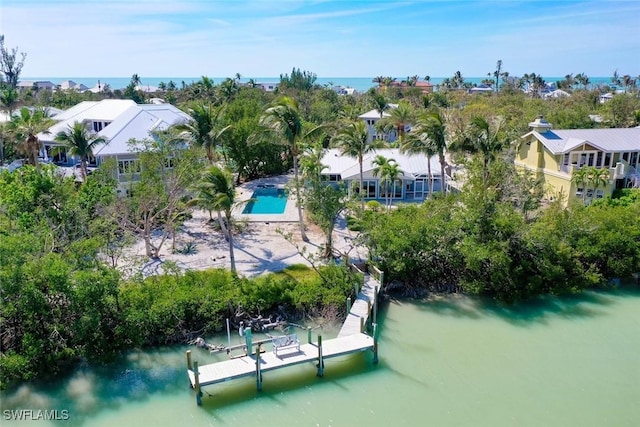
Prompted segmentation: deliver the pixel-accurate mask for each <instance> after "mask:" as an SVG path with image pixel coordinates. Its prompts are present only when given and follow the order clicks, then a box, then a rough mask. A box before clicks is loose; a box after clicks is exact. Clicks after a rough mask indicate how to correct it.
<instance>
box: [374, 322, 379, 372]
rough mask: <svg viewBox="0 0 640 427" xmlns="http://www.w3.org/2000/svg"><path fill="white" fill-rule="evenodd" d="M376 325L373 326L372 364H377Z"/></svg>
mask: <svg viewBox="0 0 640 427" xmlns="http://www.w3.org/2000/svg"><path fill="white" fill-rule="evenodd" d="M377 335H378V324H377V323H374V324H373V363H374V364H377V363H378V337H377Z"/></svg>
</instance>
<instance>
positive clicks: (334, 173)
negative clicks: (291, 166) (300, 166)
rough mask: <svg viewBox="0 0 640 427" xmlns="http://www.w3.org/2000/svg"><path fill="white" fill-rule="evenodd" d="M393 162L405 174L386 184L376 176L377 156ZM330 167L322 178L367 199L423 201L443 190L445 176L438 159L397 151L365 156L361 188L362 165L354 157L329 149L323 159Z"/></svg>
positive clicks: (325, 170) (389, 149)
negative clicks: (344, 186)
mask: <svg viewBox="0 0 640 427" xmlns="http://www.w3.org/2000/svg"><path fill="white" fill-rule="evenodd" d="M378 155H380V156H384V157H385V158H387V159H393V160H395V162H396V163H397V164H398V166H399V168H400V170H401V171H402V172H401V174H400V175H399V176H398V179H396V180H395V181H394V182H393V183H389V182H386V183H385V182H383V180H382V178H381V177H380V176H379V175H378V176H376V175H375V174H374V170H375V167H376V166H375V164H374V163H373V161H374V160H375V158H376V156H378ZM322 164H323V165H325V166H326V168H325V169H324V170H323V171H322V178H323V179H324V180H325V181H326V182H329V183H338V182H342V183H344V184H345V185H346V186H347V188H348V189H349V192H350V194H351V193H354V192H355V193H361V194H363V197H364V199H365V200H384V199H387V198H389V199H391V200H392V201H396V202H397V201H406V202H409V201H423V200H424V199H425V198H427V197H428V195H429V189H430V188H431V190H432V191H433V192H437V191H441V189H442V183H441V181H442V174H441V168H440V163H439V161H438V157H437V156H433V157H431V158H430V159H429V158H427V156H425V155H423V154H403V153H401V152H400V150H399V149H397V148H387V149H378V150H376V151H374V152H372V153H369V154H367V155H365V156H364V158H363V162H362V170H363V182H362V192H361V191H360V189H359V186H360V165H359V164H358V160H357V159H356V158H353V157H348V156H343V155H342V154H340V150H338V149H329V150H327V152H326V153H325V155H324V157H323V158H322Z"/></svg>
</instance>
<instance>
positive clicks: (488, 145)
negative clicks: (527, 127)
mask: <svg viewBox="0 0 640 427" xmlns="http://www.w3.org/2000/svg"><path fill="white" fill-rule="evenodd" d="M504 125H505V122H504V120H503V119H496V120H493V121H491V122H490V121H489V120H487V119H485V118H484V117H474V118H472V119H471V122H470V123H469V125H468V126H467V129H466V130H465V132H463V133H462V135H460V136H459V138H458V139H457V140H456V141H454V142H453V143H452V144H451V149H452V150H454V151H461V152H467V153H470V154H472V155H474V154H477V155H479V156H480V157H481V159H482V170H483V180H484V181H483V182H484V183H485V184H486V183H487V182H488V180H489V164H490V163H491V162H492V161H493V160H495V158H496V156H497V155H498V154H499V153H501V152H502V151H503V150H504V149H505V148H506V147H507V146H508V145H509V135H508V133H507V132H506V131H505V130H504Z"/></svg>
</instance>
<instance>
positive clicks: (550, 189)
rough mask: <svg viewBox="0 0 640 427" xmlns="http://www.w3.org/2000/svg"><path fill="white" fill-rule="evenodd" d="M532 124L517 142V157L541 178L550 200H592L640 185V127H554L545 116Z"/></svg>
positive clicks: (516, 161) (526, 167)
mask: <svg viewBox="0 0 640 427" xmlns="http://www.w3.org/2000/svg"><path fill="white" fill-rule="evenodd" d="M529 127H530V128H531V131H530V132H528V133H527V134H525V135H523V136H522V137H521V138H519V139H518V140H517V141H515V142H514V147H515V158H514V163H515V165H516V166H518V167H521V168H523V169H526V170H528V171H532V172H533V173H535V174H536V175H537V176H538V177H542V178H543V180H544V184H545V186H546V193H547V197H548V198H549V199H550V200H553V199H557V198H561V199H562V200H563V201H564V202H568V200H569V199H572V198H577V199H581V200H583V201H584V202H585V203H590V202H591V201H592V200H594V199H598V198H603V197H605V196H610V195H611V193H612V192H613V191H614V190H615V189H616V188H625V187H640V173H639V171H640V128H617V129H563V130H560V129H558V130H555V129H553V128H552V125H551V123H549V122H547V120H545V119H544V117H542V116H538V118H536V119H535V120H534V121H533V122H531V123H529ZM585 171H586V172H587V173H585Z"/></svg>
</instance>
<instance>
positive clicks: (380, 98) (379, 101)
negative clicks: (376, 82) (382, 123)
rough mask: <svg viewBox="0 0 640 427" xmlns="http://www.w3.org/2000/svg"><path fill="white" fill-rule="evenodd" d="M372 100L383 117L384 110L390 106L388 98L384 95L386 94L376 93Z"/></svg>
mask: <svg viewBox="0 0 640 427" xmlns="http://www.w3.org/2000/svg"><path fill="white" fill-rule="evenodd" d="M372 101H373V105H374V108H375V110H376V111H377V112H378V113H380V118H382V116H383V114H384V112H385V111H387V110H388V109H389V108H390V107H389V103H388V102H387V99H386V98H385V97H384V95H381V94H379V93H375V94H373V96H372Z"/></svg>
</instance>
